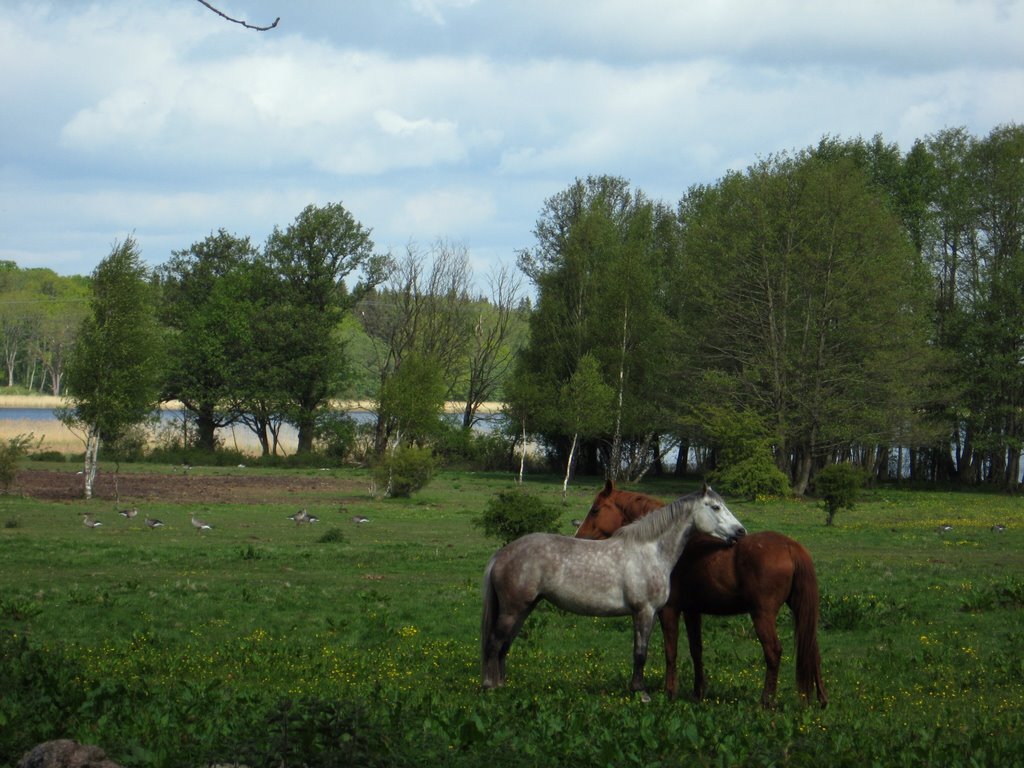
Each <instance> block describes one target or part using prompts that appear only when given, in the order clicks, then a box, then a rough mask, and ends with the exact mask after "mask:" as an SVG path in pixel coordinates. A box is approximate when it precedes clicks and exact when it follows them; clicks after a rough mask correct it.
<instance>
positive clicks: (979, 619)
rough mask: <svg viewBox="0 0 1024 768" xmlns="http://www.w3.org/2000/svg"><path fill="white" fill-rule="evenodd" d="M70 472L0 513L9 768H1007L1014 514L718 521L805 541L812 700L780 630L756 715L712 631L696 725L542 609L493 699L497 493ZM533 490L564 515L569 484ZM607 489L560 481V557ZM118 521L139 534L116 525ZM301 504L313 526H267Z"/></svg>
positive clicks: (248, 475)
mask: <svg viewBox="0 0 1024 768" xmlns="http://www.w3.org/2000/svg"><path fill="white" fill-rule="evenodd" d="M78 469H79V467H78V466H75V465H71V464H61V463H52V464H51V463H42V462H25V464H24V467H23V469H22V470H21V472H20V473H19V477H18V481H17V482H16V483H15V485H14V487H13V488H12V492H11V494H9V495H7V496H0V644H2V646H3V650H2V662H0V691H2V696H0V765H14V764H15V763H16V762H17V760H18V759H19V758H20V756H21V754H22V753H23V752H24V751H26V750H28V749H29V748H30V747H31V746H33V745H34V744H35V743H37V742H39V741H43V740H46V739H50V738H57V737H70V738H75V739H78V740H80V741H83V742H87V743H92V744H98V745H100V746H102V747H103V748H104V749H105V750H106V751H107V752H108V754H109V755H110V756H111V757H112V758H113V759H114V760H116V761H117V762H119V763H121V764H123V765H130V766H197V765H209V764H224V763H238V764H245V765H250V766H256V765H267V766H270V765H274V766H278V765H288V766H292V765H296V766H297V765H311V766H327V765H370V766H375V765H380V766H384V765H396V766H404V765H410V766H412V765H416V766H426V765H438V766H480V765H485V764H486V765H489V766H523V765H537V766H540V765H543V766H551V765H581V766H583V765H585V766H598V765H608V766H624V765H643V766H676V765H679V766H682V765H701V766H703V765H707V766H732V765H743V766H746V765H749V766H755V765H756V766H769V765H770V766H783V765H794V766H799V765H808V766H811V765H814V766H820V765H849V766H854V765H856V766H863V765H886V766H901V765H902V766H922V765H935V766H939V765H942V766H950V765H964V766H971V765H975V766H984V765H991V766H996V765H998V766H1006V765H1022V764H1024V661H1022V652H1024V623H1022V613H1021V610H1022V606H1024V548H1022V546H1021V545H1022V539H1021V536H1022V530H1024V519H1022V515H1021V502H1020V499H1019V498H1016V497H1009V496H1001V495H992V494H983V493H963V492H951V493H943V492H934V491H907V490H901V489H894V488H877V489H872V490H866V491H864V492H863V494H862V498H861V500H860V501H859V503H858V505H857V507H856V508H855V509H853V510H851V511H846V510H844V511H842V512H840V513H839V515H838V516H837V518H836V524H835V525H834V526H832V527H830V528H827V527H826V526H825V525H824V512H823V511H822V510H821V508H820V507H819V506H818V505H816V504H815V503H814V502H813V501H810V500H806V501H798V500H782V501H772V502H766V503H744V502H742V501H736V500H731V499H727V501H728V502H729V506H730V508H731V509H732V510H733V511H734V512H735V513H736V514H737V516H738V517H739V518H740V519H741V520H742V521H743V522H744V524H745V525H746V526H747V527H748V529H750V530H751V531H755V530H765V529H774V530H779V531H782V532H783V533H786V534H787V535H789V536H792V537H794V538H796V539H798V540H799V541H801V542H802V543H803V544H804V545H805V546H807V548H808V549H809V550H810V551H811V553H812V555H813V556H814V559H815V563H816V567H817V573H818V579H819V582H820V585H821V591H822V601H821V609H822V623H821V628H820V643H821V649H822V656H823V670H824V676H825V684H826V686H827V689H828V694H829V699H830V704H829V707H828V708H827V709H825V710H821V709H818V708H817V707H805V706H803V705H802V704H801V703H800V702H799V701H798V699H797V697H796V695H795V693H794V682H793V644H792V631H791V626H790V619H789V613H788V610H786V609H783V611H782V613H781V614H780V618H779V626H780V635H781V637H782V641H783V644H784V659H783V666H782V672H781V674H780V684H779V700H778V704H777V706H776V708H775V709H773V710H763V709H762V708H761V707H760V705H759V703H758V700H759V695H760V689H761V683H762V678H763V672H764V670H763V663H762V660H761V651H760V646H759V644H758V643H757V641H756V638H755V637H754V634H753V630H752V628H751V624H750V620H749V618H748V617H746V616H736V617H727V618H715V617H712V618H707V619H706V620H705V664H706V668H707V671H708V675H709V679H710V696H709V698H708V699H707V700H705V701H703V702H700V703H694V702H691V701H689V700H688V699H686V698H680V700H678V701H669V700H667V699H666V697H665V696H664V695H663V694H661V693H660V691H658V686H660V684H661V682H662V678H663V667H662V660H661V652H662V644H661V639H660V636H659V633H658V632H657V631H656V632H655V636H654V638H653V639H652V644H651V656H650V660H649V662H648V669H647V672H648V683H649V685H650V686H651V690H652V694H653V701H652V702H651V703H650V704H643V703H642V702H640V701H639V700H638V699H636V698H632V697H630V696H629V695H627V692H626V686H627V683H628V680H629V674H630V668H631V658H630V656H631V646H632V637H631V623H630V620H629V619H628V618H622V619H618V618H615V619H598V618H584V617H578V616H573V615H569V614H565V613H562V612H559V611H557V610H554V609H551V608H546V607H542V608H540V609H538V610H537V611H535V612H534V614H533V615H532V616H531V617H530V619H529V620H528V622H527V624H526V626H525V628H524V631H523V634H522V635H521V636H520V638H519V639H518V640H517V641H516V643H515V645H514V646H513V648H512V652H511V654H510V656H509V660H508V674H509V684H508V686H507V687H505V688H503V689H501V690H497V691H490V692H486V693H483V692H481V691H480V690H479V683H480V679H479V621H480V607H481V601H480V580H481V576H482V572H483V568H484V566H485V564H486V562H487V560H488V558H489V557H490V555H491V554H492V553H493V552H494V550H495V549H496V548H497V546H498V543H497V542H496V541H493V540H488V539H486V538H485V537H484V536H483V534H482V532H481V530H480V529H479V528H478V527H477V526H476V525H474V521H475V519H476V518H477V517H478V516H479V515H480V513H481V511H482V509H483V507H484V505H485V504H486V503H487V501H488V500H489V499H490V498H491V497H492V496H493V495H494V494H495V493H497V492H498V491H499V490H502V489H505V488H508V487H509V486H511V485H512V482H513V480H512V478H511V477H510V476H509V475H507V474H502V473H480V472H476V473H473V472H448V471H444V472H440V473H439V474H438V475H437V476H436V477H435V479H434V480H433V481H432V483H431V484H430V485H429V486H428V487H427V488H426V489H424V490H423V491H421V492H420V493H418V494H416V495H414V496H413V497H412V498H411V499H404V500H403V499H393V500H381V499H378V498H376V497H374V496H373V495H372V494H371V492H370V479H369V475H368V473H366V472H364V471H361V470H355V469H322V470H321V469H309V470H283V469H256V468H240V467H231V468H217V469H215V468H209V469H207V468H201V467H197V468H193V469H190V470H188V471H185V470H183V469H182V468H178V467H154V466H152V465H124V464H122V465H121V466H120V467H119V468H117V469H118V471H117V474H116V477H117V482H114V476H115V475H114V470H115V467H114V466H112V465H107V464H104V465H103V466H102V467H101V475H100V481H99V483H98V485H97V493H98V495H99V498H95V499H93V500H91V501H89V502H86V501H83V500H80V499H79V498H78V497H77V496H76V490H77V489H78V487H79V486H78V483H79V482H80V478H76V475H75V472H76V471H77V470H78ZM698 482H699V481H698V479H696V478H695V479H692V480H691V481H685V480H676V479H672V480H667V479H666V480H651V481H650V482H646V483H644V484H642V485H641V486H638V487H637V489H638V490H643V491H646V492H650V493H655V494H657V495H659V496H662V497H664V498H672V497H674V496H676V495H679V494H682V493H685V492H689V491H690V490H693V489H694V488H695V487H696V486H697V484H698ZM527 485H528V488H529V490H530V491H531V492H533V493H535V494H537V495H539V496H542V497H545V498H546V499H548V500H549V501H550V502H551V503H560V493H561V487H560V478H557V477H549V476H532V477H529V478H528V481H527ZM600 485H601V481H600V480H598V479H597V478H579V479H577V480H575V481H574V483H573V484H571V485H570V487H569V497H568V504H567V505H566V506H564V507H561V509H562V510H563V527H562V530H563V531H564V532H565V533H566V534H571V532H572V527H571V524H570V520H571V519H572V518H577V517H581V516H582V515H583V514H584V513H585V511H586V509H587V507H588V506H589V503H590V500H591V499H592V497H593V495H594V493H596V491H597V490H598V488H599V487H600ZM115 495H116V497H117V498H116V499H115ZM130 505H135V506H137V507H138V508H139V517H138V518H136V519H134V520H127V519H125V518H123V517H121V516H119V515H118V514H117V513H116V511H115V508H124V507H126V506H130ZM303 507H304V508H306V509H308V510H309V512H310V513H313V514H316V515H317V516H318V517H319V518H320V522H319V523H317V524H315V525H302V526H297V525H296V524H295V523H293V522H292V521H290V520H288V519H287V518H288V515H291V514H293V513H294V512H295V511H297V510H298V509H299V508H303ZM85 512H89V513H91V514H92V515H93V516H94V517H95V518H96V519H98V520H100V521H101V522H102V523H103V525H102V526H101V527H99V528H96V529H87V528H86V527H85V526H84V525H83V524H82V514H83V513H85ZM192 513H195V514H196V515H198V516H199V517H201V518H202V519H204V520H206V521H207V522H209V523H210V524H211V526H212V529H211V530H207V531H203V532H201V533H200V532H197V531H196V530H195V529H193V527H192V526H191V524H190V522H189V520H190V516H191V514H192ZM147 515H148V516H154V517H158V518H160V519H161V520H163V521H164V523H165V525H164V526H163V527H162V528H158V529H149V528H147V527H146V526H145V525H144V523H143V522H142V518H143V517H144V516H147ZM355 516H365V517H366V518H368V522H366V523H362V524H359V523H354V522H353V520H352V518H353V517H355ZM944 524H948V525H950V526H952V529H951V530H949V531H946V532H942V531H940V526H942V525H944ZM997 524H999V525H1006V526H1007V529H1006V530H1005V531H1002V532H996V531H993V530H992V527H993V526H995V525H997ZM681 662H682V665H681V673H680V674H681V685H682V688H683V689H684V690H688V688H689V681H690V668H689V659H688V658H687V657H685V652H682V653H681Z"/></svg>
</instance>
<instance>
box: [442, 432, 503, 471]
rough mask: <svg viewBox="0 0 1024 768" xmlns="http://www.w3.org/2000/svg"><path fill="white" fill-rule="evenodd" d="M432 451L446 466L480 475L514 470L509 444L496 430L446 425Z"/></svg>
mask: <svg viewBox="0 0 1024 768" xmlns="http://www.w3.org/2000/svg"><path fill="white" fill-rule="evenodd" d="M434 448H435V451H436V452H437V454H438V456H439V458H440V460H441V461H442V463H443V464H444V465H445V466H446V467H465V468H467V469H476V470H480V471H482V472H493V471H500V470H511V469H513V466H512V464H513V462H512V445H511V439H510V438H509V437H508V435H505V434H503V433H502V432H499V431H493V432H477V431H475V430H472V429H463V428H462V426H461V424H459V425H454V424H446V425H445V427H444V428H443V429H442V430H441V431H440V432H439V434H438V436H437V438H436V439H435V441H434Z"/></svg>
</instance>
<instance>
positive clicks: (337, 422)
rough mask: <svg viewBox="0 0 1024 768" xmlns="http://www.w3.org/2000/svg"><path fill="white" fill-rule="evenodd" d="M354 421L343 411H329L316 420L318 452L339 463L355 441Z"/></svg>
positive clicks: (345, 457)
mask: <svg viewBox="0 0 1024 768" xmlns="http://www.w3.org/2000/svg"><path fill="white" fill-rule="evenodd" d="M356 426H357V425H356V422H355V420H354V419H352V417H351V416H349V415H348V414H345V413H337V412H334V411H330V412H328V413H326V414H324V415H323V416H321V417H320V418H319V419H318V420H317V424H316V441H317V446H318V448H319V449H320V452H321V453H323V455H324V456H326V457H328V458H330V459H333V460H334V461H335V462H336V463H338V464H340V463H341V462H343V461H344V460H345V459H347V458H348V457H349V455H350V454H351V453H352V451H353V449H354V447H355V443H356Z"/></svg>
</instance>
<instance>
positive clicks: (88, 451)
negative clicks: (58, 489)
mask: <svg viewBox="0 0 1024 768" xmlns="http://www.w3.org/2000/svg"><path fill="white" fill-rule="evenodd" d="M99 453H100V429H99V427H98V426H97V425H95V424H94V425H93V426H91V427H89V431H88V432H87V434H86V438H85V467H84V471H83V474H84V478H85V488H84V490H85V498H86V499H91V498H92V488H93V484H94V483H95V482H96V471H97V470H98V469H99V462H98V457H99Z"/></svg>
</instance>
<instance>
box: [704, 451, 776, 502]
mask: <svg viewBox="0 0 1024 768" xmlns="http://www.w3.org/2000/svg"><path fill="white" fill-rule="evenodd" d="M708 481H709V482H710V483H711V484H712V485H713V486H714V487H715V490H717V491H718V492H719V493H722V494H725V495H726V496H738V497H740V498H745V499H769V498H778V497H784V496H786V494H788V493H789V479H788V478H787V477H786V476H785V475H784V474H783V473H782V471H781V470H780V469H779V468H778V467H777V466H775V462H774V461H773V460H772V457H771V454H770V453H768V452H767V451H765V452H763V453H758V454H755V455H753V456H750V457H748V458H746V459H742V460H741V461H737V462H736V463H734V464H729V465H727V466H725V467H723V468H722V469H719V470H715V471H714V472H711V473H709V474H708Z"/></svg>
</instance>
